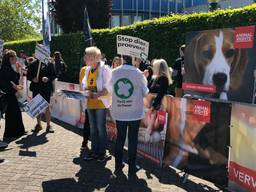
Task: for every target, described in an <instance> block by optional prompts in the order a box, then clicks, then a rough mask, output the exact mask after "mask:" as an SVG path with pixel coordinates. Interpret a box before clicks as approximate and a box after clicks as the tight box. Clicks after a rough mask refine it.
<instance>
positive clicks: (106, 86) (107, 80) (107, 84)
mask: <svg viewBox="0 0 256 192" xmlns="http://www.w3.org/2000/svg"><path fill="white" fill-rule="evenodd" d="M111 79H112V71H111V69H110V68H109V67H108V66H104V67H103V90H102V91H99V92H98V94H97V95H98V97H101V96H105V95H107V94H108V93H109V91H108V90H111Z"/></svg>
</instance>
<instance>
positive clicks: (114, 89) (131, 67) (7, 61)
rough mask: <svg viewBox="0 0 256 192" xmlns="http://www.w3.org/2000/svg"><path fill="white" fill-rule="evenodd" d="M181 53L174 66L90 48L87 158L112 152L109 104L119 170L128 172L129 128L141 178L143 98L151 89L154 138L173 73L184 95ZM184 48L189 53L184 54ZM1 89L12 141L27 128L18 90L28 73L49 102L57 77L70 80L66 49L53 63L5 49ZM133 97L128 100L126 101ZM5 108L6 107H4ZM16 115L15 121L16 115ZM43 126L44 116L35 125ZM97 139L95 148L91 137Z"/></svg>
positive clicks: (83, 78) (84, 77)
mask: <svg viewBox="0 0 256 192" xmlns="http://www.w3.org/2000/svg"><path fill="white" fill-rule="evenodd" d="M180 51H181V57H180V58H179V59H177V61H176V63H175V65H174V69H172V68H170V67H168V64H167V62H166V61H165V60H164V59H154V60H152V61H151V62H149V61H147V62H145V61H142V60H141V59H140V58H134V57H130V56H128V55H122V56H121V57H120V56H116V57H115V58H114V59H113V61H112V65H111V67H109V66H108V65H106V61H104V60H103V59H102V53H101V51H100V49H98V48H97V47H88V48H86V49H85V52H84V64H85V66H83V67H82V68H81V71H80V75H79V82H80V89H81V91H84V93H85V95H86V97H87V99H86V103H85V104H86V111H85V114H86V119H85V123H84V129H83V132H84V133H83V143H82V147H81V149H82V150H85V151H86V152H87V153H86V156H85V157H84V160H86V161H91V160H93V161H98V162H103V161H106V160H107V159H108V158H109V157H110V156H109V155H108V154H107V152H106V151H107V128H106V118H107V110H108V109H110V111H111V115H112V117H113V118H114V119H115V121H116V127H117V139H116V143H115V171H114V175H115V176H117V177H119V176H122V175H123V172H122V169H123V167H124V164H123V147H124V143H125V138H126V133H127V129H128V164H129V172H128V177H129V178H131V179H133V178H136V177H137V176H136V163H135V162H136V151H137V143H138V131H139V127H140V123H141V120H142V119H143V118H144V115H145V112H144V101H143V98H144V97H146V96H148V95H151V96H152V102H151V103H150V104H149V105H150V113H148V124H149V125H148V128H147V132H146V136H145V137H146V138H145V140H149V138H150V135H151V134H152V132H154V127H155V124H154V122H155V119H156V118H157V110H159V108H160V106H161V102H162V99H163V97H164V95H166V94H171V95H175V92H174V91H173V89H172V85H173V79H172V77H173V78H174V81H175V82H176V83H177V84H178V85H177V86H178V87H177V88H178V89H177V90H176V94H177V95H178V96H181V94H182V93H181V90H180V88H181V87H180V86H181V85H180V79H181V78H182V74H183V73H184V70H183V63H184V62H183V61H184V57H183V55H184V54H183V52H184V47H183V48H181V50H180ZM182 54H183V55H182ZM0 66H1V67H0V90H1V95H3V97H4V98H5V100H6V108H5V110H4V111H5V132H4V140H7V141H10V140H13V139H16V138H18V137H20V136H22V135H24V134H26V131H25V128H24V125H23V121H22V114H21V110H20V108H19V103H18V99H17V97H18V95H19V94H21V92H22V90H23V85H22V80H21V79H22V76H24V75H25V76H26V77H27V79H28V80H30V81H31V84H30V88H29V89H30V91H32V92H33V97H35V96H36V95H38V94H40V95H41V96H42V97H43V98H44V99H45V100H46V101H47V102H48V103H50V98H51V96H52V93H53V91H54V82H55V80H56V79H58V80H61V81H62V80H64V79H65V73H66V71H67V66H66V64H65V62H64V61H63V59H62V57H61V53H60V52H55V53H54V55H53V59H52V60H49V63H41V62H39V61H38V60H37V59H36V58H34V57H27V56H26V55H25V53H24V52H23V51H21V52H20V54H19V58H18V59H17V55H16V52H15V51H13V50H5V51H4V54H3V58H2V61H1V65H0ZM120 100H121V101H122V102H126V101H127V100H129V101H128V102H129V103H128V104H125V103H124V104H120ZM0 111H1V110H0ZM14 119H15V121H14ZM45 119H46V124H47V125H46V131H47V132H48V133H53V132H54V130H53V128H52V126H51V112H50V107H48V108H47V109H46V111H45ZM40 130H42V124H41V117H40V115H39V116H38V117H37V124H36V126H35V128H34V129H33V131H35V132H39V131H40ZM89 138H90V140H91V149H89V147H88V140H89Z"/></svg>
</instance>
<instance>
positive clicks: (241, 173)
mask: <svg viewBox="0 0 256 192" xmlns="http://www.w3.org/2000/svg"><path fill="white" fill-rule="evenodd" d="M229 179H230V180H231V181H233V182H235V183H237V184H238V185H240V186H242V187H244V188H246V189H248V190H250V191H256V171H254V170H251V169H248V168H246V167H243V166H241V165H238V164H236V163H235V162H233V161H231V162H230V165H229Z"/></svg>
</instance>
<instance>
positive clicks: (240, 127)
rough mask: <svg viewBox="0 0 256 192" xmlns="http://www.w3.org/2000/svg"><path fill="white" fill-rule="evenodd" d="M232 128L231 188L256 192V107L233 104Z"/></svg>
mask: <svg viewBox="0 0 256 192" xmlns="http://www.w3.org/2000/svg"><path fill="white" fill-rule="evenodd" d="M231 127H232V129H231V142H230V144H231V149H230V163H229V188H230V190H232V191H256V163H255V160H256V140H255V138H256V111H255V106H249V105H242V104H233V106H232V115H231Z"/></svg>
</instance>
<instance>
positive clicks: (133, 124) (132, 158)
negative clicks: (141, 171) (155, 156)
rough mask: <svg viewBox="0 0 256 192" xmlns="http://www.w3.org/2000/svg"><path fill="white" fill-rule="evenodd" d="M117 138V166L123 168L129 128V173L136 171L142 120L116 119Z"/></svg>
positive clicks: (117, 168)
mask: <svg viewBox="0 0 256 192" xmlns="http://www.w3.org/2000/svg"><path fill="white" fill-rule="evenodd" d="M116 127H117V139H116V145H115V168H116V170H120V169H122V163H123V148H124V143H125V138H126V132H127V128H128V164H129V173H134V172H135V171H136V164H135V163H136V153H137V144H138V133H139V127H140V120H138V121H116Z"/></svg>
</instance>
